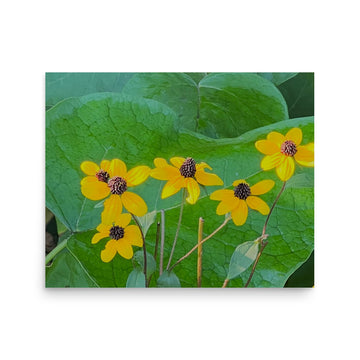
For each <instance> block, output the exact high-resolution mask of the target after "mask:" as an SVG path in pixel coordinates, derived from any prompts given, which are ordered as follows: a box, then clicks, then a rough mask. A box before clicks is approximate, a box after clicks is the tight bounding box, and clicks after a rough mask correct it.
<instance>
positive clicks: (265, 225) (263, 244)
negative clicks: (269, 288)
mask: <svg viewBox="0 0 360 360" xmlns="http://www.w3.org/2000/svg"><path fill="white" fill-rule="evenodd" d="M285 185H286V181H284V183H283V186H282V187H281V190H280V192H279V193H278V195H277V197H276V199H275V201H274V203H273V204H272V206H271V209H270V211H269V214H268V216H267V218H266V220H265V224H264V227H263V231H262V234H261V236H260V251H259V253H258V254H257V257H256V259H255V262H254V265H253V267H252V270H251V273H250V276H249V278H248V280H247V282H246V284H245V286H244V287H248V285H249V283H250V281H251V279H252V277H253V275H254V272H255V269H256V266H257V264H258V262H259V259H260V256H261V254H262V253H263V251H264V249H265V247H266V245H267V244H268V243H269V242H268V241H265V242H264V240H265V239H266V238H267V237H268V235H266V234H265V232H266V227H267V225H268V222H269V219H270V215H271V213H272V212H273V210H274V208H275V205H276V203H277V202H278V200H279V198H280V196H281V194H282V193H283V191H284V190H285Z"/></svg>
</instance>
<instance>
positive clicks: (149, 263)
mask: <svg viewBox="0 0 360 360" xmlns="http://www.w3.org/2000/svg"><path fill="white" fill-rule="evenodd" d="M134 260H135V261H136V262H137V263H138V265H139V266H140V269H141V270H142V269H143V268H144V252H143V251H142V250H139V251H137V252H136V253H135V254H134ZM155 270H156V261H155V259H154V257H153V256H152V255H151V254H149V253H148V252H146V275H147V276H150V275H151V274H153V273H154V272H155Z"/></svg>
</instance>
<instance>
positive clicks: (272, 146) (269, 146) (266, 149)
mask: <svg viewBox="0 0 360 360" xmlns="http://www.w3.org/2000/svg"><path fill="white" fill-rule="evenodd" d="M255 147H256V149H257V150H259V151H260V152H261V153H263V154H265V155H272V154H275V153H276V152H279V151H280V146H279V145H278V144H276V143H274V142H272V141H270V140H259V141H257V142H256V143H255Z"/></svg>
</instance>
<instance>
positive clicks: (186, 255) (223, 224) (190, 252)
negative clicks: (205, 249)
mask: <svg viewBox="0 0 360 360" xmlns="http://www.w3.org/2000/svg"><path fill="white" fill-rule="evenodd" d="M230 219H231V217H230V216H229V217H226V218H225V220H224V222H223V223H222V224H221V225H220V226H219V227H218V228H217V229H215V230H214V231H213V232H212V233H211V234H210V235H209V236H207V237H206V238H205V239H203V240H201V241H200V242H199V243H198V244H197V245H195V246H194V247H193V248H192V249H191V250H190V251H189V252H188V253H187V254H185V255H184V256H183V257H182V258H180V259H179V260H178V261H177V262H176V263H175V264H174V265H173V266H171V268H170V269H169V271H171V270H172V269H173V268H174V267H175V266H176V265H178V264H179V263H181V261H183V260H184V259H186V258H187V257H188V256H189V255H191V254H192V253H193V252H194V251H195V250H196V249H197V248H198V247H199V245H201V244H203V243H204V242H205V241H207V240H209V239H210V238H212V237H213V236H214V235H215V234H216V233H217V232H218V231H220V230H221V229H222V228H223V227H224V226H225V225H226V224H227V223H228V222H229V221H230Z"/></svg>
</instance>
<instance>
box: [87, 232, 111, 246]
mask: <svg viewBox="0 0 360 360" xmlns="http://www.w3.org/2000/svg"><path fill="white" fill-rule="evenodd" d="M106 237H109V233H108V232H107V233H103V232H99V233H96V234H95V235H94V236H93V237H92V239H91V243H92V244H97V243H98V242H99V241H100V240H101V239H104V238H106Z"/></svg>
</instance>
